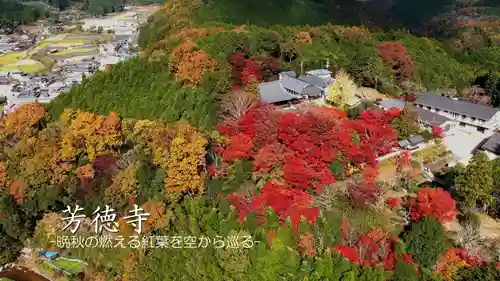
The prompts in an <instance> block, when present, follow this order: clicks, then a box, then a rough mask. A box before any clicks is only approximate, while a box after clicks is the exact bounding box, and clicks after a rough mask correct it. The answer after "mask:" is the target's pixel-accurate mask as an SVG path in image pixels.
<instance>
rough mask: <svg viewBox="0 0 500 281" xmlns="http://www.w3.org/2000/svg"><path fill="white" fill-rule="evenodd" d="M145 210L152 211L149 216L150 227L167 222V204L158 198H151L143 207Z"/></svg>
mask: <svg viewBox="0 0 500 281" xmlns="http://www.w3.org/2000/svg"><path fill="white" fill-rule="evenodd" d="M142 208H143V209H144V211H145V212H147V213H150V214H151V215H150V216H149V217H148V218H147V226H146V231H148V228H150V227H151V228H157V227H159V226H161V225H163V224H164V223H165V218H164V215H165V211H166V205H165V203H163V202H161V201H158V200H150V201H148V202H146V204H144V206H143V207H142Z"/></svg>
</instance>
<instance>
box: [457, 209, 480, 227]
mask: <svg viewBox="0 0 500 281" xmlns="http://www.w3.org/2000/svg"><path fill="white" fill-rule="evenodd" d="M458 219H459V222H460V224H461V225H462V226H465V225H471V226H472V227H473V228H474V229H478V228H479V227H481V218H480V217H479V215H478V214H477V213H475V212H473V211H471V210H467V211H465V212H464V213H463V214H462V215H461V216H459V218H458Z"/></svg>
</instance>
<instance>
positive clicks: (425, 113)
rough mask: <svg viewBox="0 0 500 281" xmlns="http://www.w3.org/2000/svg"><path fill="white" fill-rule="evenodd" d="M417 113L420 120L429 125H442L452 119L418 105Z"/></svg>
mask: <svg viewBox="0 0 500 281" xmlns="http://www.w3.org/2000/svg"><path fill="white" fill-rule="evenodd" d="M417 113H418V118H419V119H420V121H421V122H423V123H425V124H426V125H429V126H440V125H442V124H443V123H444V122H446V121H448V120H450V119H449V118H447V117H445V116H442V115H439V114H437V113H434V112H431V111H429V110H425V109H422V108H418V107H417Z"/></svg>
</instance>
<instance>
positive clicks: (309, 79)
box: [298, 75, 328, 89]
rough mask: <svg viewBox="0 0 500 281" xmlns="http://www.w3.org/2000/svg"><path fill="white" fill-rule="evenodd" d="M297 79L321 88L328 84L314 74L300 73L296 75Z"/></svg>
mask: <svg viewBox="0 0 500 281" xmlns="http://www.w3.org/2000/svg"><path fill="white" fill-rule="evenodd" d="M298 79H299V80H301V81H304V82H306V83H309V84H311V85H314V86H316V87H319V88H322V89H323V88H326V87H327V86H328V84H327V82H326V81H325V80H324V79H321V78H319V77H318V76H314V75H301V76H299V77H298Z"/></svg>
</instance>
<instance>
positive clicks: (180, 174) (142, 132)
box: [132, 120, 207, 193]
mask: <svg viewBox="0 0 500 281" xmlns="http://www.w3.org/2000/svg"><path fill="white" fill-rule="evenodd" d="M132 130H133V132H132V133H133V135H134V136H135V137H136V138H138V139H140V140H138V141H140V142H144V144H145V145H146V146H147V147H148V148H149V149H150V150H151V154H152V156H153V163H154V164H156V165H159V166H161V167H163V168H165V179H164V182H165V187H166V190H167V191H168V192H179V191H188V192H194V193H199V192H201V191H203V185H204V179H205V174H204V172H201V171H203V170H204V165H205V159H204V157H205V153H206V150H205V147H206V145H207V140H206V139H205V138H204V137H203V135H202V134H200V132H198V131H197V130H195V129H194V128H193V127H191V126H190V125H189V124H186V123H183V122H179V123H178V124H176V125H175V126H173V127H172V128H168V127H167V126H165V125H164V124H162V123H159V122H154V121H149V120H140V121H137V122H136V123H135V125H134V128H132Z"/></svg>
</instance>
